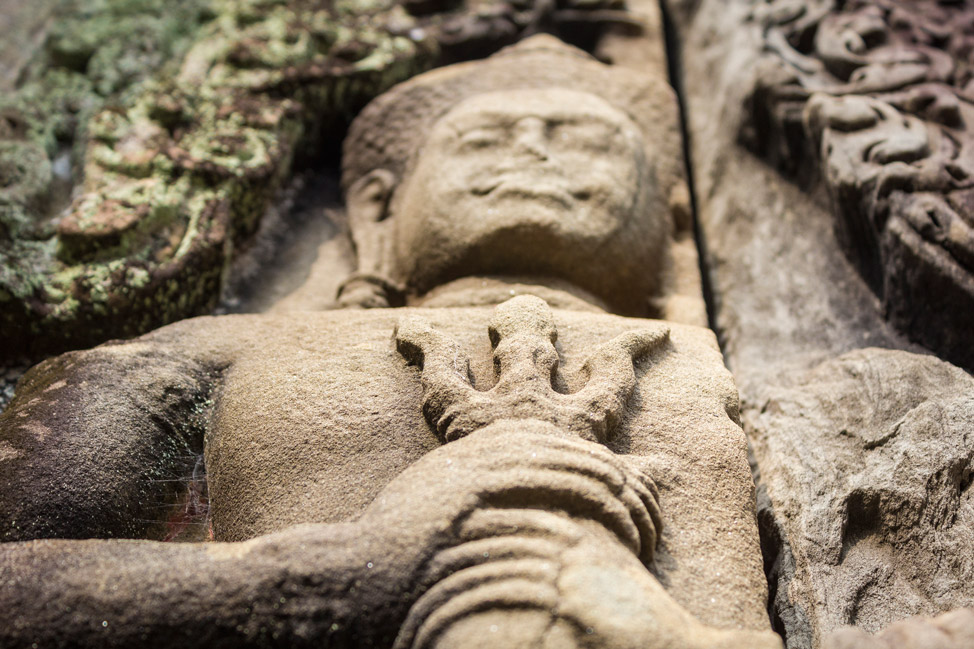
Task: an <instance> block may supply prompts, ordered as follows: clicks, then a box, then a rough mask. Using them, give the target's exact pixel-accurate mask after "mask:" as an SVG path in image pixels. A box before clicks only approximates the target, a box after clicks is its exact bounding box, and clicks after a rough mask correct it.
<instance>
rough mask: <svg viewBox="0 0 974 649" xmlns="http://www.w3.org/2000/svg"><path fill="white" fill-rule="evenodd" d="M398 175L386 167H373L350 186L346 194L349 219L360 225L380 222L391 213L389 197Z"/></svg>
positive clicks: (350, 223)
mask: <svg viewBox="0 0 974 649" xmlns="http://www.w3.org/2000/svg"><path fill="white" fill-rule="evenodd" d="M396 180H397V179H396V176H395V174H393V173H392V172H391V171H387V170H386V169H373V170H372V171H370V172H369V173H367V174H366V175H364V176H362V177H361V178H359V179H358V180H356V181H355V182H354V183H352V186H351V187H349V189H348V193H347V195H346V201H345V202H346V206H347V208H348V220H349V225H351V227H352V229H353V230H354V229H355V228H357V227H358V226H367V225H369V224H372V223H378V222H379V221H382V220H383V219H385V218H386V217H387V216H388V215H389V199H390V198H391V197H392V190H393V189H395V187H396Z"/></svg>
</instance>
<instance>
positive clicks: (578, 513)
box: [481, 468, 642, 554]
mask: <svg viewBox="0 0 974 649" xmlns="http://www.w3.org/2000/svg"><path fill="white" fill-rule="evenodd" d="M482 488H483V490H484V492H485V493H484V496H483V501H482V505H481V506H486V507H498V508H539V509H548V510H560V511H564V512H565V513H566V514H568V515H569V516H571V517H574V518H580V519H590V520H594V521H596V522H598V523H600V524H601V525H602V526H603V527H605V528H606V529H608V530H609V531H611V532H612V533H613V534H615V535H616V536H617V537H618V538H619V540H620V542H622V543H623V544H624V545H625V546H626V547H627V548H629V549H630V550H631V551H632V552H633V553H634V554H640V552H641V549H642V538H641V533H640V529H639V527H637V525H636V522H635V521H634V519H633V517H632V516H631V514H630V508H631V507H633V506H634V505H635V502H634V501H633V499H629V502H625V503H624V502H623V499H621V498H620V497H619V496H618V494H616V493H613V491H612V490H611V489H610V488H608V487H607V486H606V485H605V484H604V483H602V482H600V481H598V480H592V479H590V478H585V477H581V476H576V475H572V474H570V473H567V472H565V471H552V470H545V469H534V468H532V469H527V470H522V471H511V472H503V473H502V474H499V475H497V474H495V475H491V476H490V479H488V480H487V481H486V482H485V484H484V485H483V486H482Z"/></svg>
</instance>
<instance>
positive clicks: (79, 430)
mask: <svg viewBox="0 0 974 649" xmlns="http://www.w3.org/2000/svg"><path fill="white" fill-rule="evenodd" d="M218 378H219V372H218V371H217V370H216V369H215V368H207V367H203V366H201V365H199V364H197V363H195V362H193V361H191V360H189V359H187V358H185V357H184V356H182V355H178V354H175V353H171V352H169V351H167V348H166V347H165V346H164V345H158V344H153V343H146V342H132V343H123V344H111V343H110V344H106V345H102V346H100V347H96V348H94V349H91V350H87V351H79V352H70V353H67V354H63V355H61V356H58V357H56V358H53V359H50V360H48V361H45V362H44V363H41V364H39V365H38V366H36V367H34V368H33V369H31V370H30V371H29V372H28V373H27V374H25V375H24V377H23V379H22V380H21V382H20V383H19V385H18V386H17V395H16V397H15V398H14V400H13V401H12V402H11V403H10V405H9V407H8V408H7V410H6V411H4V412H3V413H2V414H0V540H2V541H18V540H27V539H35V538H104V537H129V538H146V537H147V536H151V535H152V532H153V529H152V528H153V521H158V519H160V518H164V517H165V509H166V508H165V506H164V503H166V502H171V501H172V500H173V496H172V492H173V490H174V488H175V486H176V485H178V484H179V478H180V477H181V476H183V475H184V474H185V473H187V468H186V466H185V465H186V463H187V462H195V458H196V457H197V455H198V454H199V453H201V452H202V448H203V431H204V428H205V418H206V414H207V406H208V403H209V399H210V394H211V392H212V390H213V387H214V385H215V384H216V382H217V381H218ZM192 467H193V464H189V467H188V469H189V470H191V469H192ZM156 524H157V525H158V523H156ZM159 526H160V527H161V525H159Z"/></svg>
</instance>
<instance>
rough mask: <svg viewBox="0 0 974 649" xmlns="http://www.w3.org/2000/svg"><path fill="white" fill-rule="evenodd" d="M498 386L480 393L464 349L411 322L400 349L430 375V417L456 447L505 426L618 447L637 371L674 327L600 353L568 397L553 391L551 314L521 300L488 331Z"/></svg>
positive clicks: (622, 340) (544, 306)
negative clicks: (550, 429) (551, 429)
mask: <svg viewBox="0 0 974 649" xmlns="http://www.w3.org/2000/svg"><path fill="white" fill-rule="evenodd" d="M487 332H488V335H489V337H490V344H491V347H492V348H493V358H494V378H495V381H496V382H495V384H494V387H492V388H491V389H490V390H478V389H477V388H475V387H474V385H473V382H472V374H471V372H470V363H469V360H468V358H467V356H466V355H465V354H464V353H463V352H462V350H461V349H460V345H459V344H458V343H457V342H456V341H455V340H453V339H452V338H450V337H449V336H447V335H446V334H444V333H442V332H440V331H437V330H436V329H434V328H433V326H432V325H431V324H430V323H429V321H427V320H426V319H424V318H422V317H419V316H406V317H403V318H402V319H400V321H399V324H398V325H397V327H396V332H395V340H396V349H397V350H398V351H399V353H400V354H401V355H402V356H403V358H405V359H406V361H407V362H408V363H410V364H412V365H416V366H418V367H419V368H420V369H421V371H422V379H421V380H422V385H423V414H424V416H425V417H426V420H427V421H428V422H429V424H430V425H431V426H432V427H433V429H434V430H435V431H436V433H437V434H438V435H439V436H440V437H441V438H442V439H443V440H444V441H446V442H451V441H454V440H457V439H460V438H461V437H464V436H466V435H469V434H470V433H472V432H474V431H475V430H478V429H480V428H484V427H486V426H488V425H490V424H492V423H494V422H496V421H501V420H512V419H513V420H540V421H544V422H548V423H551V424H554V425H555V426H557V427H558V428H561V429H563V430H566V431H568V432H571V433H574V434H576V435H578V436H579V437H582V438H583V439H588V440H590V441H596V442H600V443H603V444H604V443H606V442H608V441H610V440H611V439H612V437H613V435H614V433H615V429H616V427H617V425H618V423H619V421H620V420H621V419H622V417H623V415H624V413H625V410H626V407H627V405H628V403H629V399H630V397H631V396H632V393H633V390H634V389H635V387H636V373H635V367H634V364H635V363H636V362H637V361H638V360H639V359H640V358H642V357H644V356H646V355H647V354H648V353H650V352H651V351H654V350H656V349H658V348H660V347H661V346H662V345H663V344H664V343H666V341H667V340H668V339H669V333H670V330H669V327H667V326H665V325H658V326H656V327H655V328H653V329H649V328H647V329H641V330H637V331H628V332H626V333H623V334H621V335H619V336H616V337H615V338H613V339H612V340H610V341H609V342H607V343H604V344H602V345H600V346H599V347H597V348H596V350H595V351H594V352H593V353H592V354H591V355H590V356H589V357H588V358H587V359H586V361H585V363H584V365H583V366H582V369H581V373H582V374H583V376H584V377H585V379H586V381H585V384H584V386H583V387H582V388H581V389H579V390H578V391H576V392H574V393H571V394H563V393H560V392H558V391H557V390H555V388H554V387H553V385H552V379H553V377H554V373H555V370H556V369H557V367H558V361H559V358H558V352H557V350H556V349H555V341H556V340H557V339H558V331H557V329H556V328H555V324H554V318H553V316H552V313H551V308H550V307H549V306H548V303H547V302H545V301H544V300H542V299H540V298H538V297H534V296H530V295H524V296H518V297H515V298H512V299H510V300H508V301H507V302H504V303H503V304H501V305H499V306H497V307H496V308H495V309H494V314H493V316H492V318H491V320H490V324H489V326H488V329H487Z"/></svg>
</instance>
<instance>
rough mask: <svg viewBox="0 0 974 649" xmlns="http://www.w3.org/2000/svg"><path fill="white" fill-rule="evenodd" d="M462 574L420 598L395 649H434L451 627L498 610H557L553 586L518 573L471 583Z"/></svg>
mask: <svg viewBox="0 0 974 649" xmlns="http://www.w3.org/2000/svg"><path fill="white" fill-rule="evenodd" d="M462 574H463V573H461V574H460V575H458V579H457V580H456V581H455V582H451V583H450V584H448V585H445V586H443V587H440V585H437V586H434V587H433V588H432V589H430V590H429V591H428V592H427V593H425V594H424V595H423V596H422V597H420V598H419V601H417V602H416V604H414V605H413V607H412V608H411V609H410V611H409V615H408V616H407V618H406V621H405V623H404V624H403V626H402V628H401V629H400V631H399V635H398V636H396V641H395V644H394V645H393V649H431V648H433V647H435V646H436V641H437V640H438V639H439V638H440V637H441V636H442V635H443V634H444V633H445V632H446V631H447V630H448V629H449V628H450V626H452V625H453V624H456V623H457V622H460V621H462V620H464V619H465V618H469V617H473V616H475V615H477V614H478V613H483V612H488V611H491V610H496V609H504V610H516V609H521V610H537V611H544V612H548V611H553V610H555V609H556V607H557V603H558V589H557V587H556V586H555V585H554V584H552V583H544V582H541V583H539V582H537V581H535V580H533V579H530V578H524V577H518V576H517V575H516V574H512V575H511V576H510V577H508V578H504V579H501V578H498V579H494V580H490V581H486V582H483V581H480V582H478V581H477V578H478V576H473V577H471V578H469V580H468V579H466V578H464V577H463V576H462ZM480 578H481V579H483V577H482V576H480ZM538 640H540V638H538Z"/></svg>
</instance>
